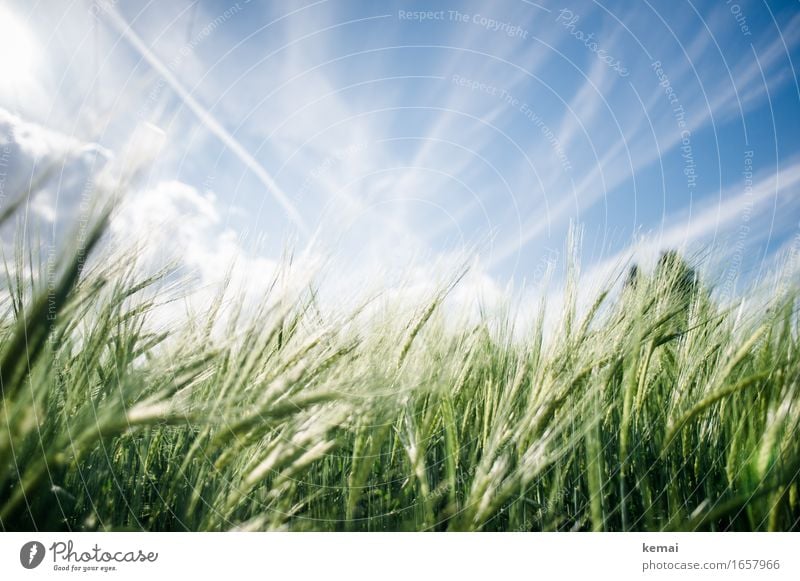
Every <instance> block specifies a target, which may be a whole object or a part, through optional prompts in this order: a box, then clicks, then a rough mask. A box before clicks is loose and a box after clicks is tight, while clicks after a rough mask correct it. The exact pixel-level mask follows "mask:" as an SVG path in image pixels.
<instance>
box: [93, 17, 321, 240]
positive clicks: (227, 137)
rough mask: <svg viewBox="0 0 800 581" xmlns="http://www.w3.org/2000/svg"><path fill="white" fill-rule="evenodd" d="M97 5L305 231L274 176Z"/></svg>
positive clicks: (121, 21)
mask: <svg viewBox="0 0 800 581" xmlns="http://www.w3.org/2000/svg"><path fill="white" fill-rule="evenodd" d="M100 6H101V12H102V13H103V14H105V15H106V16H107V17H108V20H109V22H110V23H111V24H112V25H113V26H114V28H115V29H116V30H117V31H118V32H119V33H120V34H121V35H122V36H124V37H125V39H126V40H127V41H128V42H129V43H130V44H131V45H132V46H133V48H135V49H136V51H137V52H138V53H139V54H140V55H141V57H142V58H143V59H145V60H146V61H147V62H148V63H149V64H150V66H151V67H153V69H155V71H156V72H157V73H158V74H159V75H161V77H162V78H163V79H164V80H165V81H166V82H167V83H168V84H169V86H170V87H172V89H173V90H174V91H175V93H177V95H178V96H179V97H180V98H181V99H182V100H183V102H184V103H185V104H186V105H187V106H188V107H189V109H190V110H191V111H192V113H194V114H195V115H196V116H197V118H198V119H200V122H201V123H203V125H205V127H206V128H207V129H208V130H209V131H211V132H212V133H213V134H214V135H216V136H217V137H218V138H219V139H220V140H221V141H222V142H223V143H224V144H225V145H226V146H227V147H228V149H230V150H231V151H232V152H233V153H234V154H236V156H237V157H238V158H239V159H240V160H241V161H242V162H243V163H244V164H245V165H246V166H247V168H248V169H250V171H252V172H253V173H254V174H255V175H256V177H257V178H258V179H259V180H260V181H261V183H262V184H264V185H265V186H266V188H267V189H268V190H269V192H270V193H271V194H272V195H273V196H274V197H275V199H276V200H277V201H278V203H279V204H280V205H281V206H283V209H284V210H286V213H287V214H288V215H289V218H290V219H291V220H292V222H294V223H295V224H296V225H297V227H298V228H300V230H301V231H302V232H303V233H304V234H308V227H307V226H306V223H305V221H304V220H303V218H302V217H301V216H300V214H299V213H298V211H297V209H296V208H295V207H294V204H292V202H291V201H290V200H289V197H288V196H287V195H286V193H285V192H284V191H283V190H282V189H281V187H280V186H279V185H278V184H277V183H275V180H274V179H272V176H270V175H269V173H268V172H267V170H266V169H264V166H262V165H261V164H260V163H259V162H258V160H257V159H256V158H255V157H253V156H252V155H251V154H250V153H249V152H248V151H247V149H245V148H244V146H243V145H242V144H241V143H239V141H238V140H237V139H236V138H235V137H234V136H233V135H231V134H230V133H228V131H227V130H226V129H225V128H224V127H223V126H222V125H220V123H219V122H218V121H217V120H216V119H215V118H214V116H213V115H211V113H209V112H208V111H207V110H206V108H205V107H203V106H202V105H201V104H200V103H198V102H197V100H196V99H195V98H194V97H192V95H191V93H190V92H189V91H187V90H186V89H185V88H184V87H183V85H182V84H181V83H180V81H179V80H178V79H177V78H175V75H173V74H172V72H171V71H170V70H169V68H167V66H166V65H165V64H164V63H163V62H161V60H160V59H159V58H158V57H157V56H156V55H155V54H153V52H152V51H151V50H150V49H149V48H148V47H147V45H146V44H145V43H144V41H142V39H141V38H140V37H139V35H137V34H136V33H135V32H134V31H133V29H132V28H131V27H130V26H129V25H128V23H127V22H126V21H125V19H124V18H123V17H122V16H120V14H119V13H118V12H117V11H116V9H115V8H114V6H113V5H112V4H111V3H110V2H106V3H101V4H100Z"/></svg>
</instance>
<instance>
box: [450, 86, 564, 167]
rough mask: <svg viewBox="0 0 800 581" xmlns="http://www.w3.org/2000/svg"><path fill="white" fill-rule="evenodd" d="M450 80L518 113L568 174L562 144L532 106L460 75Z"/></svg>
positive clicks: (498, 89)
mask: <svg viewBox="0 0 800 581" xmlns="http://www.w3.org/2000/svg"><path fill="white" fill-rule="evenodd" d="M450 80H451V82H452V83H453V84H455V85H458V86H459V87H464V88H466V89H469V90H470V91H479V92H481V93H486V94H487V95H491V96H492V97H497V98H498V99H500V100H502V101H503V102H504V103H505V104H506V105H508V106H509V107H511V108H512V109H515V110H517V111H519V113H521V114H522V116H523V117H525V119H527V120H528V121H529V122H530V123H532V124H533V126H534V127H536V128H537V129H538V130H539V132H540V133H541V134H542V136H543V137H544V138H545V140H547V142H548V143H549V144H550V147H551V148H552V150H553V152H554V153H555V155H556V157H557V158H558V161H559V162H560V163H561V167H562V168H563V169H564V171H566V172H569V171H571V170H572V163H571V162H570V160H569V157H568V156H567V153H566V152H565V151H564V146H563V144H562V143H561V141H560V140H559V139H558V136H556V134H555V133H554V132H553V130H552V129H551V128H550V126H548V125H547V123H545V121H544V119H542V117H541V116H540V115H539V114H538V113H537V112H536V111H535V110H534V108H533V106H532V105H530V104H529V103H527V102H526V101H523V100H521V99H519V98H517V97H516V96H514V95H512V94H511V93H509V92H508V91H507V90H506V89H501V88H500V87H496V86H494V85H491V84H488V83H483V82H480V81H476V80H474V79H469V78H466V77H462V76H461V75H453V76H452V77H451V79H450Z"/></svg>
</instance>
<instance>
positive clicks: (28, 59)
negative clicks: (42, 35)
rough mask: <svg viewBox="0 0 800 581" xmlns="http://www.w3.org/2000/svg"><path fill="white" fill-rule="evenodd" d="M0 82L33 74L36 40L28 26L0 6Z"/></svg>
mask: <svg viewBox="0 0 800 581" xmlns="http://www.w3.org/2000/svg"><path fill="white" fill-rule="evenodd" d="M0 55H2V59H3V67H2V69H0V82H2V83H4V84H5V83H10V84H15V83H19V82H21V81H25V80H27V79H29V78H31V77H32V76H33V74H32V69H33V66H34V64H35V61H36V58H35V55H36V42H35V40H34V38H33V35H32V34H31V32H30V30H29V29H28V27H27V26H26V25H25V24H24V23H23V22H22V21H21V19H20V18H18V17H17V16H16V15H15V14H13V13H12V12H10V11H9V10H8V9H6V8H3V7H0Z"/></svg>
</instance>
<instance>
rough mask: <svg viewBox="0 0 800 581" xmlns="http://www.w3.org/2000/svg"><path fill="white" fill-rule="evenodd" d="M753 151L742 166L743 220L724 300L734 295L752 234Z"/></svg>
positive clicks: (727, 279)
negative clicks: (747, 243) (749, 237)
mask: <svg viewBox="0 0 800 581" xmlns="http://www.w3.org/2000/svg"><path fill="white" fill-rule="evenodd" d="M753 155H754V154H753V150H752V149H747V150H745V152H744V163H743V165H742V178H743V180H744V196H745V203H744V207H743V208H742V220H741V223H740V224H739V232H738V234H737V236H736V242H735V244H734V246H733V256H732V257H731V259H730V261H728V268H727V269H726V272H725V276H724V278H723V281H722V292H721V293H720V294H721V297H722V299H723V300H726V299H729V298H730V297H731V296H732V295H733V291H734V287H735V286H736V279H737V278H738V276H739V271H740V270H741V267H742V260H743V259H744V250H745V246H746V244H745V241H746V240H747V237H748V235H749V234H750V220H751V218H752V216H753V206H754V203H753Z"/></svg>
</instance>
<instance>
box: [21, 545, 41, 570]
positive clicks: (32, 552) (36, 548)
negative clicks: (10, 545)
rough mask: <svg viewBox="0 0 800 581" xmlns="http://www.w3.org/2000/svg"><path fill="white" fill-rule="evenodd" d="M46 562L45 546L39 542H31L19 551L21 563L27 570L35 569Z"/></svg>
mask: <svg viewBox="0 0 800 581" xmlns="http://www.w3.org/2000/svg"><path fill="white" fill-rule="evenodd" d="M43 560H44V545H43V544H42V543H40V542H39V541H29V542H27V543H25V544H24V545H22V548H21V549H20V550H19V562H20V563H22V566H23V567H25V568H26V569H35V568H36V567H38V566H39V565H41V563H42V561H43Z"/></svg>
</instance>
